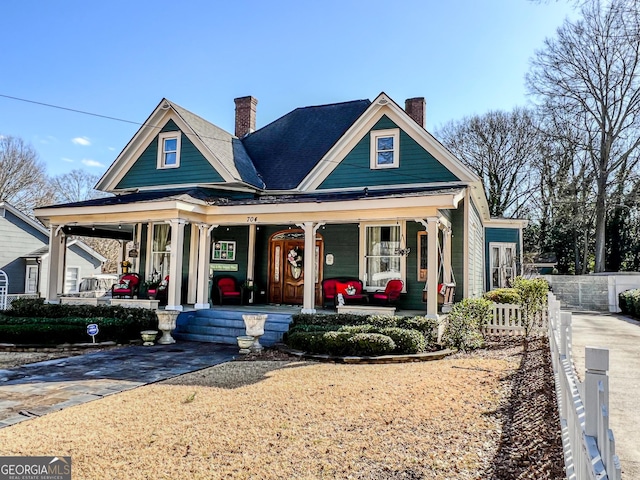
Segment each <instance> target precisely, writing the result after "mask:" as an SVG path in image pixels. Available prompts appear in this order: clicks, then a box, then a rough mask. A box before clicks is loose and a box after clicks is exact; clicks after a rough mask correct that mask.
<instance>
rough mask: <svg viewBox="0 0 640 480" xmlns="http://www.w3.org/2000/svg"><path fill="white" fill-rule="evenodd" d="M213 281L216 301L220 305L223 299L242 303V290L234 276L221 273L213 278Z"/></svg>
mask: <svg viewBox="0 0 640 480" xmlns="http://www.w3.org/2000/svg"><path fill="white" fill-rule="evenodd" d="M214 283H215V285H216V288H217V289H218V301H219V302H220V305H222V303H223V302H224V301H225V300H233V301H237V302H238V303H239V304H242V290H241V289H240V286H239V285H238V280H236V278H235V277H232V276H231V275H221V276H220V277H216V278H215V279H214Z"/></svg>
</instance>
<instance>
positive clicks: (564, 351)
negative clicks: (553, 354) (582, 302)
mask: <svg viewBox="0 0 640 480" xmlns="http://www.w3.org/2000/svg"><path fill="white" fill-rule="evenodd" d="M570 328H571V312H560V355H561V356H563V357H565V358H566V357H567V355H570V354H571V352H569V350H568V348H569V342H568V339H567V329H570Z"/></svg>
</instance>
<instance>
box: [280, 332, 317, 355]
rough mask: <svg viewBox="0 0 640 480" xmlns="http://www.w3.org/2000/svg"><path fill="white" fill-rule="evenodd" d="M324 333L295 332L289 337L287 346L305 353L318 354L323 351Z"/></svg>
mask: <svg viewBox="0 0 640 480" xmlns="http://www.w3.org/2000/svg"><path fill="white" fill-rule="evenodd" d="M323 335H324V333H323V332H294V333H292V334H290V335H289V336H288V337H287V345H289V346H290V347H291V348H294V349H296V350H301V351H303V352H309V353H318V352H322V351H323V343H322V336H323Z"/></svg>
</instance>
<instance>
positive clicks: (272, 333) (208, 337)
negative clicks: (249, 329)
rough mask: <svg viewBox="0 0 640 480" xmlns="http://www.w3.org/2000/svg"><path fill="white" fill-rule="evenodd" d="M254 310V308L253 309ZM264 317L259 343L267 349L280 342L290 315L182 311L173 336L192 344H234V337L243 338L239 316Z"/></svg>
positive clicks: (231, 311) (237, 311) (206, 310)
mask: <svg viewBox="0 0 640 480" xmlns="http://www.w3.org/2000/svg"><path fill="white" fill-rule="evenodd" d="M256 310H257V309H256ZM247 314H264V315H267V321H266V322H265V326H264V335H263V336H262V337H260V343H261V344H262V345H263V346H266V347H269V346H272V345H274V344H275V343H278V342H281V341H282V336H283V334H284V333H285V332H286V331H288V330H289V324H290V323H291V321H292V318H291V317H292V314H291V313H273V312H260V311H246V310H244V309H243V310H232V309H229V310H224V309H205V310H194V311H189V312H182V313H181V314H180V315H179V316H178V319H177V321H176V329H175V330H174V332H173V333H172V335H173V336H174V337H175V338H176V340H188V341H193V342H211V343H224V344H228V345H237V344H238V341H237V339H236V337H239V336H241V335H246V333H245V324H244V320H243V319H242V315H247Z"/></svg>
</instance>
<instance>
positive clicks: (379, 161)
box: [371, 128, 400, 170]
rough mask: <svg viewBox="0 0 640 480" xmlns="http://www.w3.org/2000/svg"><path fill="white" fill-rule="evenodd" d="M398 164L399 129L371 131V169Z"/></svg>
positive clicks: (395, 166) (391, 166)
mask: <svg viewBox="0 0 640 480" xmlns="http://www.w3.org/2000/svg"><path fill="white" fill-rule="evenodd" d="M399 166H400V129H398V128H392V129H389V130H373V131H372V132H371V169H372V170H376V169H381V168H398V167H399Z"/></svg>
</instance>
